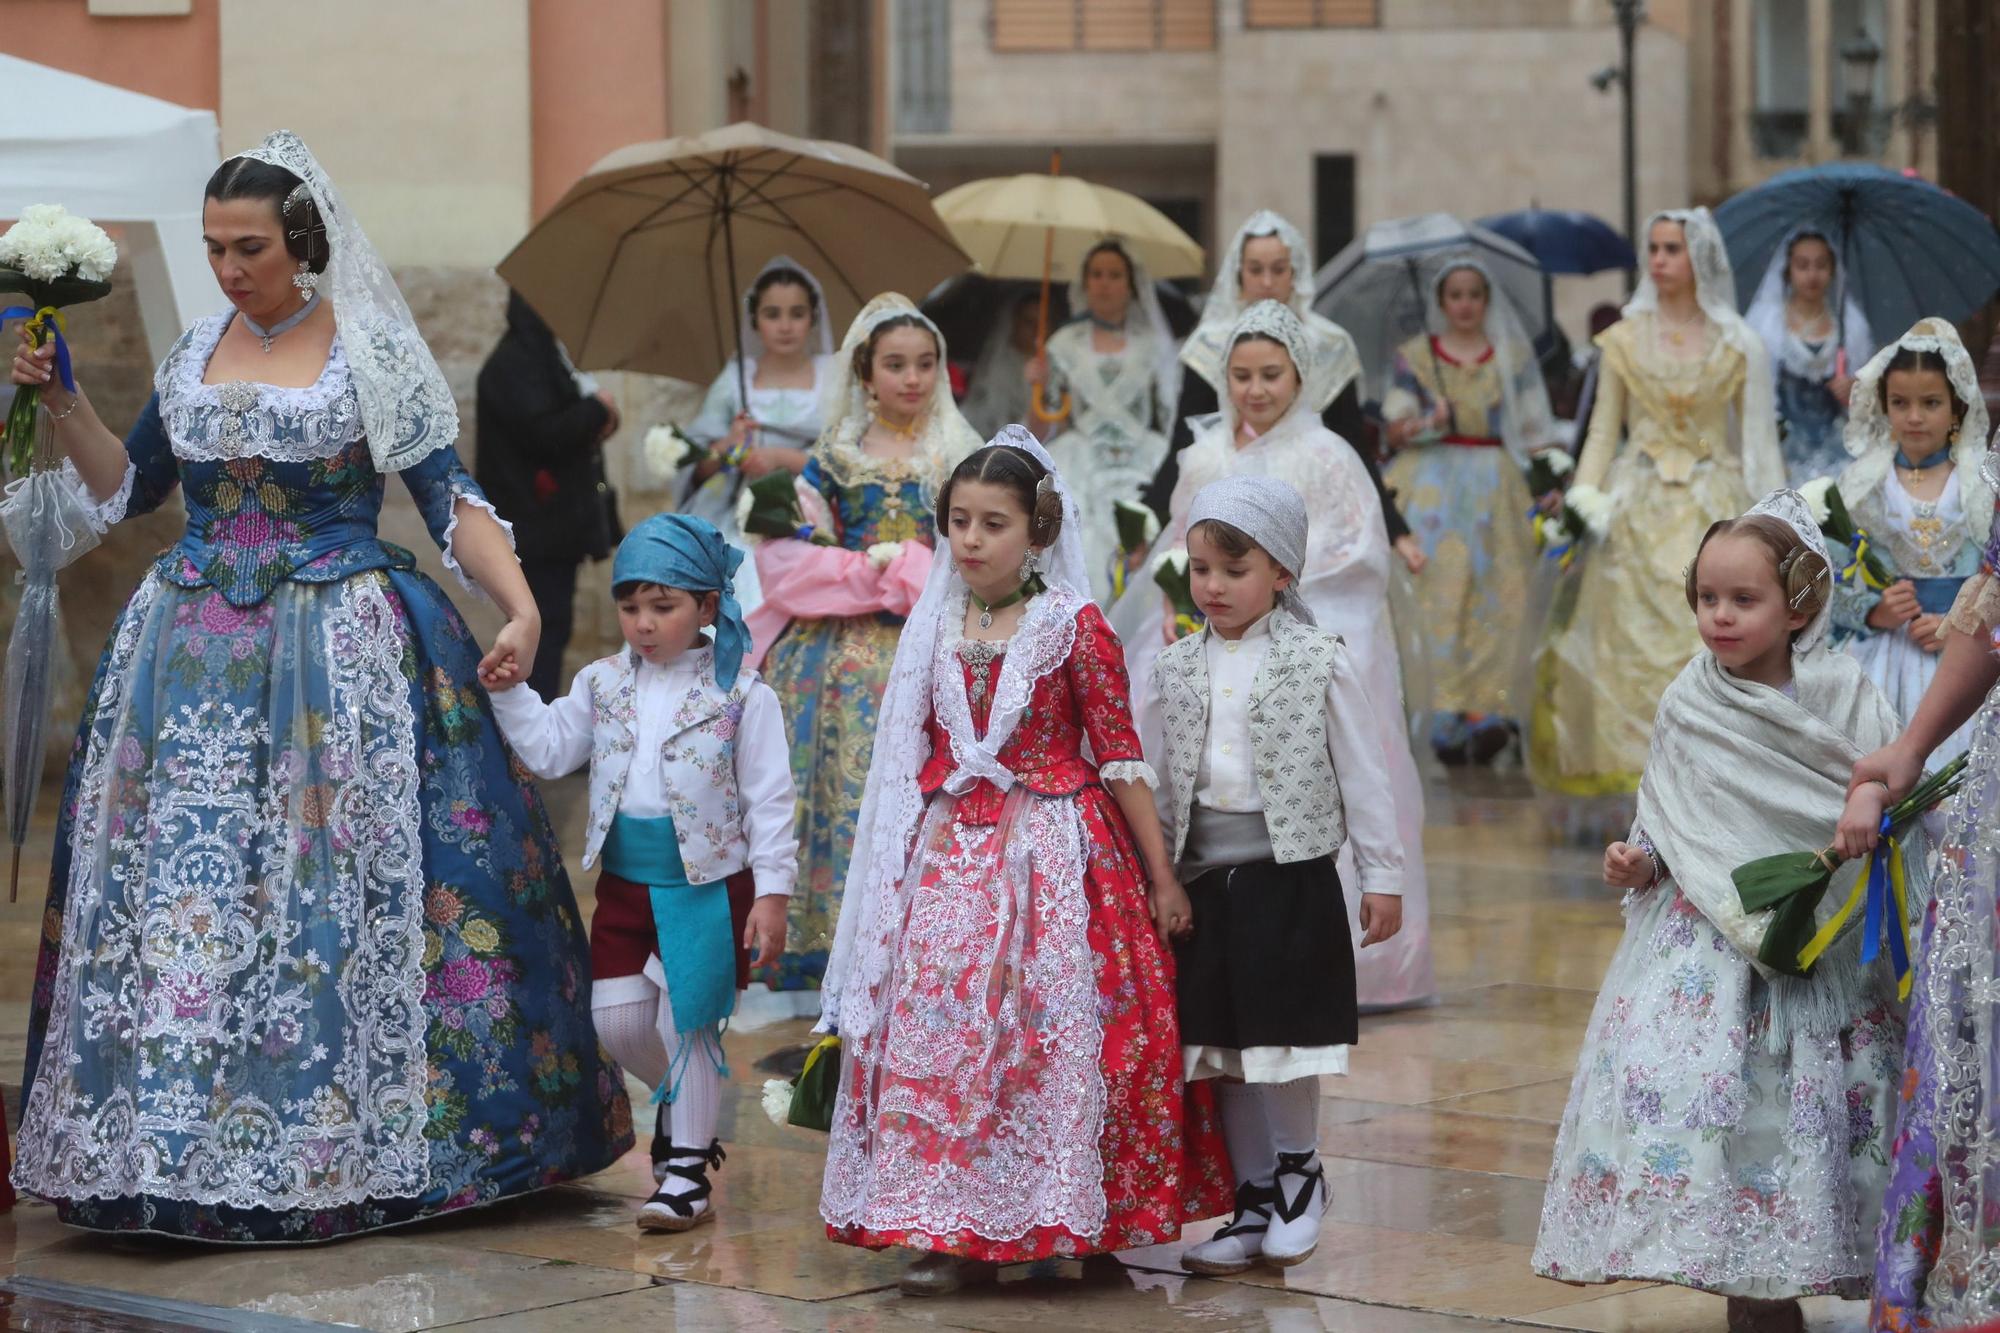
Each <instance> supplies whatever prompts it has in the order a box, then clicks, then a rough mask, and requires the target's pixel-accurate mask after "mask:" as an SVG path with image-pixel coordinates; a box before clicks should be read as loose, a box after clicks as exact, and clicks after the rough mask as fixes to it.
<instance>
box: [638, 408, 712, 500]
mask: <svg viewBox="0 0 2000 1333" xmlns="http://www.w3.org/2000/svg"><path fill="white" fill-rule="evenodd" d="M643 452H644V453H645V456H646V467H647V469H648V470H649V471H651V472H652V474H653V480H654V481H656V482H658V483H659V484H660V485H662V486H665V485H667V484H668V483H670V482H672V481H673V479H674V474H675V473H677V472H679V471H680V470H681V469H682V468H684V467H687V466H688V465H689V464H691V463H699V462H701V461H702V460H703V459H704V458H706V457H708V454H709V450H708V447H707V446H706V445H701V444H697V443H695V441H694V439H693V437H691V436H690V435H688V433H687V432H686V431H684V430H682V429H681V428H680V427H679V426H676V425H674V424H673V423H672V422H667V423H666V424H664V425H659V426H654V427H652V428H651V429H650V430H648V431H647V432H646V439H645V444H644V450H643Z"/></svg>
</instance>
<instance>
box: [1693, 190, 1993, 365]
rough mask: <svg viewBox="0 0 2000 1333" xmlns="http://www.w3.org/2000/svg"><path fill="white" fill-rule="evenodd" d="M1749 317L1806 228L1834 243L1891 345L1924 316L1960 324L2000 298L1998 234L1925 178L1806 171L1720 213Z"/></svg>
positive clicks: (1748, 193)
mask: <svg viewBox="0 0 2000 1333" xmlns="http://www.w3.org/2000/svg"><path fill="white" fill-rule="evenodd" d="M1715 221H1716V225H1718V226H1719V227H1721V228H1722V239H1723V242H1724V243H1725V244H1726V245H1727V246H1728V247H1729V262H1730V264H1731V265H1732V266H1733V267H1734V268H1735V270H1736V303H1737V305H1738V306H1741V307H1748V306H1749V304H1750V301H1751V298H1752V297H1754V296H1755V295H1756V293H1757V284H1758V283H1759V282H1760V281H1762V280H1763V277H1764V272H1765V270H1766V269H1767V268H1769V267H1770V263H1771V256H1772V254H1773V253H1774V252H1775V251H1776V250H1777V248H1778V246H1779V245H1781V244H1782V243H1783V242H1784V240H1785V238H1786V237H1787V236H1790V235H1791V234H1792V233H1793V232H1794V231H1797V230H1798V229H1799V228H1801V227H1809V228H1811V229H1813V230H1815V231H1818V232H1820V233H1822V234H1823V235H1825V236H1826V238H1827V239H1828V240H1829V241H1831V242H1832V243H1833V247H1834V249H1835V251H1837V252H1838V254H1839V256H1840V262H1841V270H1842V272H1843V273H1844V274H1845V275H1846V276H1847V279H1848V280H1847V282H1846V283H1845V284H1844V286H1843V288H1842V290H1843V291H1844V292H1845V293H1846V298H1847V299H1849V300H1855V301H1859V302H1861V309H1862V312H1863V313H1864V314H1866V315H1867V316H1868V323H1869V326H1870V327H1871V328H1873V329H1874V330H1875V334H1876V336H1877V337H1878V338H1879V339H1881V340H1882V341H1884V342H1887V341H1888V340H1890V339H1892V338H1895V337H1898V336H1900V335H1901V333H1902V331H1903V330H1904V329H1907V328H1909V327H1910V326H1911V325H1912V324H1915V323H1916V322H1917V321H1918V320H1920V319H1922V318H1924V317H1925V316H1926V315H1939V316H1942V317H1943V318H1945V319H1948V320H1951V321H1953V322H1957V321H1958V320H1961V319H1964V318H1966V317H1967V316H1968V315H1970V314H1972V313H1973V312H1974V311H1976V310H1978V309H1979V308H1980V307H1982V306H1984V305H1985V304H1986V303H1987V302H1988V301H1990V300H1992V299H1993V294H1994V293H1995V292H1996V291H2000V232H1996V231H1995V230H1994V229H1993V222H1992V219H1990V218H1988V217H1987V216H1986V215H1985V214H1984V213H1981V212H1980V211H1979V210H1978V209H1976V208H1974V207H1973V206H1972V205H1971V204H1969V203H1967V202H1966V201H1965V200H1963V199H1960V198H1958V197H1957V196H1956V195H1953V194H1950V193H1948V192H1947V191H1945V190H1942V189H1940V188H1939V187H1937V186H1936V185H1933V184H1932V183H1931V182H1929V181H1927V180H1924V179H1923V178H1921V177H1919V176H1905V175H1903V174H1902V173H1900V172H1895V171H1890V170H1889V169H1888V168H1886V167H1878V166H1874V165H1870V164H1864V163H1839V164H1836V165H1832V166H1823V167H1804V168H1801V169H1800V170H1797V171H1788V172H1786V173H1784V174H1783V175H1782V176H1774V177H1773V178H1772V179H1770V180H1768V181H1766V182H1765V183H1764V184H1762V185H1759V186H1757V187H1755V188H1754V189H1749V190H1745V191H1744V192H1743V193H1741V194H1739V195H1737V196H1736V197H1735V198H1733V199H1731V200H1730V201H1729V202H1728V203H1726V204H1724V205H1723V206H1722V207H1721V208H1718V209H1717V210H1716V211H1715Z"/></svg>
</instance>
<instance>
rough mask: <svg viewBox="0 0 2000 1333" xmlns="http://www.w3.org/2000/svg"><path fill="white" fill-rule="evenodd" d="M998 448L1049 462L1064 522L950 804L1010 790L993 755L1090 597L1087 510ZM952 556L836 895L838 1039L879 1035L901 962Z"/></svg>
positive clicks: (961, 597)
mask: <svg viewBox="0 0 2000 1333" xmlns="http://www.w3.org/2000/svg"><path fill="white" fill-rule="evenodd" d="M992 443H993V445H994V446H995V447H1003V448H1009V449H1018V450H1019V451H1021V452H1022V453H1024V454H1027V455H1029V456H1030V457H1032V458H1033V459H1034V460H1035V461H1036V462H1037V463H1040V464H1041V465H1042V467H1043V468H1044V469H1045V470H1046V471H1047V472H1048V475H1049V478H1050V484H1051V485H1052V486H1054V487H1055V489H1056V492H1057V494H1059V495H1060V496H1061V497H1062V513H1063V521H1062V530H1061V532H1060V533H1059V534H1058V535H1057V537H1056V541H1055V543H1054V545H1053V546H1052V547H1051V548H1050V549H1049V550H1047V551H1044V552H1043V553H1042V557H1041V576H1042V582H1043V583H1044V585H1046V589H1047V590H1046V591H1045V592H1043V593H1041V594H1040V595H1038V596H1036V597H1035V598H1034V599H1033V600H1032V601H1031V602H1029V604H1028V610H1027V613H1026V614H1025V615H1023V616H1022V617H1021V623H1020V626H1019V627H1018V628H1017V629H1016V630H1015V632H1014V637H1013V639H1012V640H1011V641H1010V642H1009V644H1008V648H1007V653H1006V656H1005V658H1004V664H1003V666H1002V667H1001V673H1000V681H999V684H998V685H997V687H996V688H995V690H994V695H993V708H992V711H991V712H990V713H989V714H988V717H987V724H986V734H985V736H984V737H982V738H980V739H979V741H978V742H977V743H976V744H973V745H971V746H969V747H967V751H968V752H966V753H961V754H960V755H959V767H958V770H957V771H956V772H955V773H953V775H952V777H951V778H950V780H948V781H947V782H946V784H945V791H946V792H949V793H952V794H954V795H959V794H963V793H964V792H965V791H967V790H969V789H970V788H971V786H972V785H973V784H974V783H975V782H977V781H978V780H979V779H981V778H986V779H989V780H991V781H992V782H993V783H994V784H995V785H996V786H998V787H1000V788H1001V789H1002V790H1003V791H1004V790H1007V789H1009V788H1011V787H1012V786H1013V781H1014V779H1013V775H1012V774H1011V773H1009V772H1008V771H1007V770H1006V768H1005V767H1004V766H1002V765H1001V764H1000V762H999V760H998V759H997V757H996V756H998V754H999V753H1000V750H1001V748H1002V747H1003V746H1004V745H1005V744H1006V743H1007V739H1008V737H1009V736H1011V735H1012V734H1013V731H1014V727H1015V726H1016V724H1018V723H1019V722H1020V720H1021V714H1022V713H1023V712H1024V711H1026V708H1027V704H1028V698H1029V696H1030V695H1031V694H1032V693H1033V690H1034V685H1035V682H1036V681H1037V680H1039V679H1040V678H1041V677H1042V676H1043V675H1045V674H1047V673H1048V672H1049V671H1051V670H1054V669H1055V668H1056V667H1059V666H1061V665H1062V663H1063V662H1064V661H1066V660H1067V659H1068V657H1069V649H1070V646H1071V644H1072V642H1073V640H1074V635H1075V624H1076V615H1077V612H1078V610H1080V609H1081V608H1082V607H1083V606H1084V605H1085V604H1086V603H1088V602H1089V601H1090V599H1091V592H1090V571H1089V567H1088V565H1087V563H1086V561H1085V559H1084V554H1083V514H1082V510H1081V509H1080V508H1079V507H1078V505H1077V502H1076V497H1075V496H1074V495H1072V494H1071V493H1070V490H1069V487H1068V486H1067V485H1065V484H1064V482H1063V479H1062V475H1061V474H1060V473H1059V472H1057V471H1056V467H1055V462H1054V460H1053V459H1051V458H1050V457H1049V454H1048V451H1047V450H1046V449H1044V448H1043V447H1042V443H1041V441H1040V440H1037V439H1036V438H1035V437H1034V436H1033V435H1032V434H1030V433H1029V432H1028V430H1027V428H1026V427H1023V426H1019V425H1010V426H1008V427H1006V428H1005V429H1004V430H1002V431H1001V432H1000V433H999V434H998V435H997V436H995V437H994V438H993V441H992ZM940 526H943V525H942V523H941V524H940ZM947 551H948V548H947V546H946V543H945V541H944V539H943V538H942V537H940V539H939V551H938V555H937V558H935V559H933V560H932V561H931V572H930V578H929V579H928V580H927V581H926V582H925V584H924V591H923V595H922V596H921V597H919V598H918V599H917V604H916V606H915V607H913V608H912V609H911V611H910V615H909V619H908V620H906V621H905V622H904V624H903V632H902V635H901V637H900V638H898V640H897V642H896V660H895V663H894V664H893V665H892V666H891V667H890V670H889V681H888V684H887V686H886V687H885V688H884V689H883V691H882V704H881V708H880V711H879V712H878V713H877V714H876V723H875V748H874V752H873V754H872V756H871V757H870V759H869V763H868V783H867V786H866V787H865V788H864V789H863V793H862V798H861V813H860V816H859V818H858V819H857V820H856V822H855V843H854V851H853V855H852V857H851V858H850V860H849V864H848V871H847V884H846V887H845V891H844V892H843V894H842V896H841V904H840V919H839V923H838V924H837V925H836V926H835V928H834V938H833V950H832V953H831V954H830V956H829V957H828V959H827V968H826V976H825V980H824V981H823V983H822V985H821V991H820V1004H821V1018H820V1027H819V1030H820V1031H822V1032H830V1031H837V1032H839V1033H841V1034H842V1036H843V1037H857V1036H863V1035H866V1034H867V1033H869V1032H871V1031H873V1030H874V1027H875V1024H876V1023H877V1021H878V1020H879V1019H880V1018H881V1014H880V1012H879V1005H878V999H879V997H880V991H881V985H882V982H883V980H884V978H885V977H886V975H887V969H888V968H889V966H890V965H891V964H892V963H893V961H894V960H893V958H892V957H891V956H890V952H891V950H892V947H893V936H894V933H895V929H896V927H897V924H898V923H899V922H900V921H901V917H902V914H901V912H900V911H899V910H898V906H899V903H900V900H901V897H902V895H903V893H904V892H905V890H906V887H907V886H906V883H905V881H906V873H905V872H906V871H908V870H909V869H910V861H911V858H912V851H911V843H912V839H913V838H914V837H915V834H916V831H917V823H918V820H919V819H920V818H921V816H922V814H923V809H924V797H923V793H922V792H921V791H919V790H918V787H917V774H918V772H919V770H921V769H922V767H923V765H924V761H925V760H926V759H927V758H929V746H928V743H927V741H926V738H925V734H924V726H925V723H926V722H927V721H928V719H929V717H930V713H931V708H932V706H933V701H934V699H937V698H938V697H939V691H938V690H937V689H936V688H935V685H936V683H937V681H936V669H937V664H938V662H939V661H940V660H942V659H943V658H944V657H946V656H947V655H948V653H949V650H950V649H951V648H952V647H953V645H955V643H956V641H957V637H958V635H959V632H960V626H961V625H962V624H963V623H964V615H965V598H966V584H965V580H964V579H963V578H961V577H959V573H958V568H957V566H956V564H955V563H954V562H953V561H952V560H951V558H950V557H949V555H948V554H947Z"/></svg>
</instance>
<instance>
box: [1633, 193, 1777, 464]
mask: <svg viewBox="0 0 2000 1333" xmlns="http://www.w3.org/2000/svg"><path fill="white" fill-rule="evenodd" d="M1661 222H1677V223H1679V224H1680V227H1681V231H1682V234H1683V235H1684V236H1685V237H1686V238H1687V252H1688V262H1689V265H1690V267H1691V268H1692V269H1693V270H1694V293H1695V302H1696V304H1698V305H1699V306H1700V307H1701V312H1702V313H1703V314H1704V315H1706V316H1708V322H1709V323H1710V324H1711V325H1713V326H1714V327H1715V333H1716V336H1717V337H1718V338H1720V339H1721V340H1722V342H1723V343H1725V344H1726V345H1728V346H1730V347H1734V348H1735V349H1736V350H1737V351H1738V352H1740V353H1742V355H1743V359H1744V360H1745V361H1746V362H1747V363H1748V367H1747V374H1746V375H1745V377H1744V382H1743V411H1742V413H1741V415H1740V417H1739V419H1738V421H1737V423H1736V428H1737V431H1738V433H1739V436H1740V438H1739V440H1738V446H1739V448H1740V449H1741V451H1742V455H1743V483H1744V486H1745V488H1746V489H1747V490H1748V491H1749V492H1750V494H1752V495H1769V494H1770V493H1771V492H1772V491H1775V490H1778V489H1780V488H1781V487H1782V486H1783V485H1784V481H1785V456H1784V454H1783V453H1782V452H1781V451H1780V450H1779V448H1778V402H1777V390H1776V384H1775V381H1774V380H1773V378H1772V375H1771V359H1770V356H1769V354H1768V353H1766V352H1765V350H1764V340H1763V339H1762V338H1760V337H1758V336H1757V333H1756V331H1755V330H1754V329H1752V328H1751V327H1750V326H1749V325H1748V324H1747V323H1745V322H1744V320H1743V316H1741V315H1739V314H1737V313H1736V278H1735V275H1734V274H1733V273H1732V272H1731V271H1730V267H1729V251H1728V249H1727V248H1726V247H1725V246H1724V245H1723V243H1722V232H1721V230H1720V229H1719V228H1718V227H1717V226H1716V225H1715V218H1714V216H1713V215H1711V214H1710V213H1709V211H1708V210H1707V209H1705V208H1669V209H1665V210H1663V211H1661V212H1658V213H1655V214H1653V216H1652V217H1650V218H1648V219H1647V220H1646V231H1645V235H1646V236H1648V237H1650V236H1651V235H1652V231H1653V227H1654V226H1655V225H1656V224H1658V223H1661ZM1659 310H1660V289H1659V288H1658V287H1657V286H1656V285H1655V284H1654V282H1653V275H1652V273H1651V272H1650V271H1647V272H1646V274H1645V276H1644V277H1642V278H1640V280H1639V290H1638V291H1636V292H1634V293H1633V294H1632V299H1631V300H1630V301H1627V302H1626V303H1625V316H1626V318H1628V319H1629V318H1631V317H1633V316H1635V315H1653V316H1657V315H1658V314H1659Z"/></svg>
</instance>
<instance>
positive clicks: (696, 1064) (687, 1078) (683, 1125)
mask: <svg viewBox="0 0 2000 1333" xmlns="http://www.w3.org/2000/svg"><path fill="white" fill-rule="evenodd" d="M659 1005H660V1007H659V1028H658V1033H659V1041H660V1043H661V1046H662V1047H663V1048H664V1050H665V1052H666V1057H667V1061H666V1067H667V1069H669V1070H678V1071H679V1074H680V1086H679V1087H678V1088H676V1089H675V1090H674V1100H673V1103H672V1105H670V1106H668V1108H667V1126H668V1128H667V1137H668V1138H670V1139H672V1140H673V1144H674V1147H676V1148H700V1149H703V1150H706V1149H707V1147H708V1145H709V1144H710V1143H712V1142H713V1141H714V1140H715V1122H716V1119H717V1117H718V1116H719V1115H720V1114H721V1111H722V1071H721V1070H719V1069H717V1068H716V1067H715V1058H714V1055H713V1054H712V1052H711V1051H710V1049H709V1047H708V1044H707V1043H708V1038H707V1036H706V1035H700V1034H698V1035H697V1036H696V1037H695V1038H694V1040H695V1041H696V1042H697V1043H698V1044H697V1045H696V1046H695V1048H694V1049H693V1050H691V1051H687V1052H686V1053H685V1055H686V1058H685V1060H683V1058H682V1056H683V1052H682V1050H681V1047H682V1044H683V1043H684V1042H686V1041H687V1040H689V1039H688V1038H687V1037H685V1036H683V1035H682V1034H681V1032H680V1030H679V1029H677V1028H676V1027H675V1026H674V1007H673V1005H672V1003H670V1001H669V999H668V996H667V993H666V990H665V989H664V988H662V989H661V991H660V1001H659ZM658 1082H659V1080H657V1079H656V1080H654V1083H655V1085H656V1086H657V1084H658ZM693 1163H694V1159H693V1158H692V1157H676V1158H674V1159H673V1163H672V1164H673V1165H675V1166H691V1165H693ZM660 1188H661V1189H662V1190H664V1191H665V1192H666V1193H668V1194H674V1195H679V1194H687V1193H690V1192H692V1191H693V1190H694V1188H695V1184H694V1182H693V1181H690V1180H685V1179H683V1178H682V1177H680V1176H676V1175H669V1176H668V1177H667V1178H666V1181H665V1182H664V1183H663V1184H662V1185H661V1186H660Z"/></svg>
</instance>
